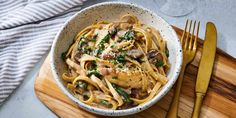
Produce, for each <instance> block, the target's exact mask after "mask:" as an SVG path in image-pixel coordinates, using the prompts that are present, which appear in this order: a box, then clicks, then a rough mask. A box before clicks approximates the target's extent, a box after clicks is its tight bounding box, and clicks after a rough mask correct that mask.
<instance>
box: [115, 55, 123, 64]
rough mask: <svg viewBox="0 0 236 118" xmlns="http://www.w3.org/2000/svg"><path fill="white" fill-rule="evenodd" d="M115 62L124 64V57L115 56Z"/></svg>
mask: <svg viewBox="0 0 236 118" xmlns="http://www.w3.org/2000/svg"><path fill="white" fill-rule="evenodd" d="M116 60H117V61H118V62H119V63H125V56H124V55H119V56H117V58H116Z"/></svg>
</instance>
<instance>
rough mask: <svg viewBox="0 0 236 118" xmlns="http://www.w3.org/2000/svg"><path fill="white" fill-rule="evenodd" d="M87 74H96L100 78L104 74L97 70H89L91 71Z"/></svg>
mask: <svg viewBox="0 0 236 118" xmlns="http://www.w3.org/2000/svg"><path fill="white" fill-rule="evenodd" d="M87 75H88V76H91V75H95V76H96V77H98V78H100V77H102V75H101V74H100V73H99V72H98V71H97V70H89V71H88V72H87Z"/></svg>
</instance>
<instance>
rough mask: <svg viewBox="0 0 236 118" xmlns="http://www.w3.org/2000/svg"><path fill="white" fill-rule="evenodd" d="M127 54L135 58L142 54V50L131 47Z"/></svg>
mask: <svg viewBox="0 0 236 118" xmlns="http://www.w3.org/2000/svg"><path fill="white" fill-rule="evenodd" d="M127 55H128V56H130V57H132V58H134V59H137V58H140V57H142V56H143V53H142V51H140V50H137V49H132V50H129V51H128V52H127Z"/></svg>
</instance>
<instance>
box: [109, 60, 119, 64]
mask: <svg viewBox="0 0 236 118" xmlns="http://www.w3.org/2000/svg"><path fill="white" fill-rule="evenodd" d="M110 62H111V63H112V64H118V63H117V61H116V60H110Z"/></svg>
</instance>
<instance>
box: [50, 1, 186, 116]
mask: <svg viewBox="0 0 236 118" xmlns="http://www.w3.org/2000/svg"><path fill="white" fill-rule="evenodd" d="M127 13H130V14H134V15H136V16H137V17H138V18H139V19H140V20H141V22H142V23H144V24H147V25H150V26H153V27H155V28H156V29H158V30H160V33H161V35H162V36H163V37H164V38H165V39H166V40H167V46H168V49H169V53H170V54H169V55H170V56H169V61H170V63H171V68H170V71H169V73H168V76H167V77H168V79H169V80H168V83H167V84H166V85H165V86H164V87H163V88H162V89H161V91H160V92H159V93H158V94H157V95H156V96H155V97H154V98H153V99H152V100H150V101H149V102H147V103H145V104H143V105H140V106H137V107H133V108H130V109H124V110H104V109H100V108H95V107H91V106H89V105H86V104H84V103H82V102H81V101H79V100H78V99H76V98H75V97H74V96H73V94H72V93H71V92H70V91H69V90H67V88H66V86H65V84H64V82H63V80H62V79H61V75H62V73H63V72H64V71H66V70H65V69H66V65H65V63H64V62H63V61H62V60H61V58H60V57H61V53H62V52H65V51H66V50H67V49H68V48H69V46H70V44H71V43H72V42H73V39H74V37H75V35H76V33H77V32H79V31H80V30H82V29H83V28H85V27H86V26H88V25H91V24H92V23H94V22H97V21H102V20H106V21H117V20H118V19H119V18H120V17H121V16H122V15H124V14H127ZM51 56H52V57H51V68H52V72H53V76H54V78H55V80H56V83H57V85H58V86H59V87H60V88H61V90H62V91H63V92H64V93H65V94H66V95H67V96H68V97H69V98H70V99H71V100H72V101H74V102H75V103H76V104H78V105H79V106H80V107H81V108H83V109H85V110H87V111H89V112H93V113H95V114H100V115H106V116H123V115H130V114H134V113H137V112H140V111H142V110H145V109H147V108H149V107H150V106H152V105H153V104H155V103H156V102H157V101H159V100H160V99H161V98H162V97H163V96H164V95H165V94H166V93H167V92H168V91H169V90H170V88H171V87H172V86H173V84H174V83H175V81H176V79H177V77H178V75H179V72H180V70H181V65H182V48H181V45H180V42H179V39H178V37H177V35H176V32H175V31H174V30H173V29H172V27H171V26H170V25H169V24H168V23H167V22H166V21H164V20H163V19H162V18H161V17H160V16H158V15H157V14H155V13H154V12H152V11H150V10H147V9H146V8H143V7H141V6H138V5H134V4H128V3H123V2H105V3H100V4H96V5H93V6H91V7H87V8H85V9H83V10H81V11H79V12H78V13H77V14H75V15H74V16H73V17H72V18H71V19H69V20H68V21H67V22H66V23H65V25H64V27H63V28H62V29H61V30H60V32H58V34H57V36H56V38H55V40H54V42H53V45H52V49H51Z"/></svg>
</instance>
